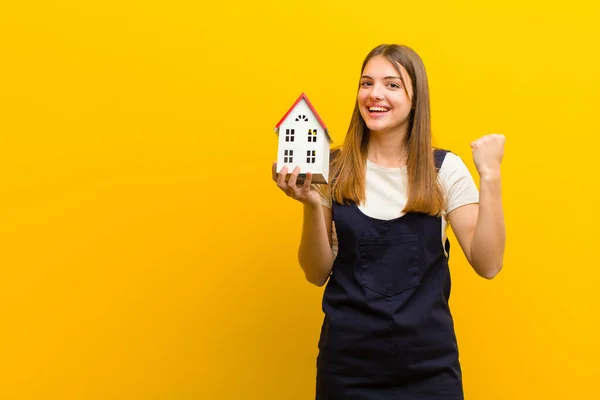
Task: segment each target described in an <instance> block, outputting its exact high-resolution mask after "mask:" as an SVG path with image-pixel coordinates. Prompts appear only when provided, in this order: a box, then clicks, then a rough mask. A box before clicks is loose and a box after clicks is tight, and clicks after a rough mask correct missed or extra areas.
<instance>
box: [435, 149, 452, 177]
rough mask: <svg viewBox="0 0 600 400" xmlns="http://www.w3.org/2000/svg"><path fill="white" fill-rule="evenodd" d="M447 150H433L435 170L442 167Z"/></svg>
mask: <svg viewBox="0 0 600 400" xmlns="http://www.w3.org/2000/svg"><path fill="white" fill-rule="evenodd" d="M448 153H449V151H448V150H444V149H435V150H434V151H433V159H434V160H435V170H436V171H437V172H439V171H440V168H442V164H443V163H444V158H446V154H448Z"/></svg>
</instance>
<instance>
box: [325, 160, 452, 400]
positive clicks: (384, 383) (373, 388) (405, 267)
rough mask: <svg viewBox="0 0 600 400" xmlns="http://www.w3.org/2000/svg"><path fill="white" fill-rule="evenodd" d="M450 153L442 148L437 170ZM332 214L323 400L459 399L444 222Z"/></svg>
mask: <svg viewBox="0 0 600 400" xmlns="http://www.w3.org/2000/svg"><path fill="white" fill-rule="evenodd" d="M446 153H447V152H446V151H443V150H436V152H435V159H436V167H437V168H438V169H439V168H440V166H441V164H442V162H443V159H444V157H445V155H446ZM332 210H333V220H334V221H335V226H336V232H337V235H338V254H337V257H336V259H335V262H334V264H333V269H332V274H331V276H330V278H329V282H328V283H327V286H326V288H325V292H324V296H323V311H324V313H325V319H324V321H323V327H322V330H321V337H320V339H319V355H318V357H317V387H316V399H317V400H392V399H393V400H405V399H406V400H441V399H443V400H462V399H463V389H462V379H461V369H460V364H459V360H458V349H457V342H456V336H455V332H454V324H453V320H452V316H451V314H450V309H449V307H448V299H449V296H450V272H449V269H448V259H447V257H446V254H445V253H444V244H443V243H442V239H441V238H442V237H441V234H442V221H441V218H440V217H432V216H429V215H426V214H420V213H407V214H405V215H404V216H402V217H399V218H395V219H392V220H380V219H375V218H371V217H369V216H367V215H365V214H364V213H363V212H361V211H360V210H359V209H358V207H357V206H356V205H354V204H353V205H347V206H344V205H341V204H338V203H335V202H334V203H333V209H332ZM448 244H449V243H448V242H446V250H448V251H449V246H448Z"/></svg>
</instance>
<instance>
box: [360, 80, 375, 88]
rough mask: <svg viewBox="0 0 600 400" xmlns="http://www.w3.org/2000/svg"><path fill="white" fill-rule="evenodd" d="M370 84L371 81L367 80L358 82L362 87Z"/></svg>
mask: <svg viewBox="0 0 600 400" xmlns="http://www.w3.org/2000/svg"><path fill="white" fill-rule="evenodd" d="M371 85H372V83H371V82H369V81H362V82H361V83H360V86H362V87H368V86H371Z"/></svg>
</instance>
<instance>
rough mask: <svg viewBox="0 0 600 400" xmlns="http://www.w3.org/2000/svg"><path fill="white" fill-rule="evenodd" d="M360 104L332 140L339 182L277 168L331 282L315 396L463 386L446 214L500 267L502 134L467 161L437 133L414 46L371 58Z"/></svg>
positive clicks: (489, 267)
mask: <svg viewBox="0 0 600 400" xmlns="http://www.w3.org/2000/svg"><path fill="white" fill-rule="evenodd" d="M361 72H362V73H361V77H360V84H359V89H358V96H357V101H356V106H355V108H354V114H353V116H352V120H351V123H350V127H349V129H348V133H347V135H346V138H345V141H344V143H343V145H342V146H341V147H340V148H339V149H335V150H333V151H332V157H331V174H330V178H331V179H330V184H329V185H326V186H319V187H317V186H316V185H311V174H310V172H309V173H307V175H306V179H305V181H304V183H302V184H297V178H298V174H299V172H300V171H299V168H298V167H296V168H295V169H294V170H293V171H292V173H291V175H290V177H289V179H288V180H287V182H286V174H287V173H288V170H287V168H286V167H284V169H283V170H282V171H281V172H280V174H276V172H275V170H273V179H274V180H275V181H276V182H277V185H278V186H279V188H280V189H281V190H283V191H284V192H285V193H286V194H287V195H288V196H290V197H292V198H294V199H296V200H298V201H300V202H301V203H302V204H303V205H304V207H303V208H304V220H303V227H302V237H301V241H300V246H299V252H298V256H299V262H300V265H301V267H302V269H303V270H304V272H305V275H306V278H307V279H308V281H310V282H311V283H313V284H315V285H318V286H322V285H324V284H325V283H327V286H326V288H325V292H324V296H323V311H324V313H325V318H324V321H323V327H322V330H321V337H320V340H319V356H318V358H317V387H316V399H317V400H388V399H389V400H391V399H410V400H439V399H446V400H459V399H463V388H462V374H461V368H460V363H459V357H458V349H457V341H456V336H455V332H454V326H453V319H452V315H451V313H450V309H449V307H448V299H449V296H450V273H449V269H448V257H449V243H448V241H447V237H446V228H447V225H448V224H449V225H450V226H451V227H452V230H453V231H454V233H455V235H456V238H457V239H458V242H459V244H460V246H461V248H462V250H463V252H464V254H465V256H466V258H467V260H468V261H469V263H470V264H471V265H472V266H473V268H474V270H475V272H476V273H477V274H479V275H480V276H482V277H484V278H487V279H491V278H493V277H494V276H496V274H498V272H499V271H500V269H501V268H502V262H503V255H504V245H505V228H504V216H503V210H502V201H501V185H500V165H501V161H502V158H503V154H504V136H502V135H486V136H483V137H482V138H480V139H478V140H476V141H474V142H473V143H471V148H472V153H473V159H474V163H475V166H476V168H477V171H478V173H479V181H480V188H479V191H478V190H477V187H476V186H475V183H474V180H473V179H472V177H471V175H470V174H469V171H468V169H467V167H466V166H465V164H464V163H463V161H462V160H461V159H460V158H459V157H458V156H456V155H455V154H453V153H451V152H448V151H445V150H440V149H434V148H433V147H432V144H431V129H430V105H429V88H428V82H427V76H426V73H425V67H424V65H423V62H422V60H421V58H420V57H419V56H418V55H417V54H416V53H415V52H414V51H413V50H411V49H410V48H408V47H406V46H400V45H380V46H378V47H376V48H375V49H373V50H372V51H371V52H370V53H369V54H368V55H367V57H366V59H365V60H364V63H363V66H362V71H361Z"/></svg>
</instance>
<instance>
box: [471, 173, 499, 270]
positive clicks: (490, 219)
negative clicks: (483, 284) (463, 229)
mask: <svg viewBox="0 0 600 400" xmlns="http://www.w3.org/2000/svg"><path fill="white" fill-rule="evenodd" d="M505 242H506V231H505V225H504V211H503V209H502V188H501V177H500V173H499V172H497V173H492V174H485V175H482V176H481V179H480V199H479V215H478V217H477V225H476V227H475V233H474V235H473V240H472V242H471V264H472V265H473V268H474V269H475V271H477V273H478V274H479V275H481V276H482V277H485V278H488V279H491V278H493V277H494V276H496V274H498V272H500V270H501V269H502V263H503V258H504V247H505Z"/></svg>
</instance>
